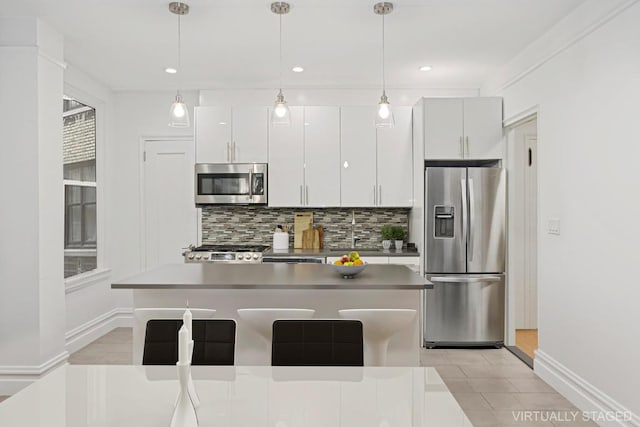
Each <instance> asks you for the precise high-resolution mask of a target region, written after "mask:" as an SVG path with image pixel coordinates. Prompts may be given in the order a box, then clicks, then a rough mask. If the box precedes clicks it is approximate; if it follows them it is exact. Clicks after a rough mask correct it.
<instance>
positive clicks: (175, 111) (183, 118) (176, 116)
mask: <svg viewBox="0 0 640 427" xmlns="http://www.w3.org/2000/svg"><path fill="white" fill-rule="evenodd" d="M169 126H171V127H174V128H188V127H189V126H190V123H189V108H187V104H185V103H184V101H183V100H182V95H180V92H178V93H177V94H176V99H175V100H174V101H173V104H171V108H169Z"/></svg>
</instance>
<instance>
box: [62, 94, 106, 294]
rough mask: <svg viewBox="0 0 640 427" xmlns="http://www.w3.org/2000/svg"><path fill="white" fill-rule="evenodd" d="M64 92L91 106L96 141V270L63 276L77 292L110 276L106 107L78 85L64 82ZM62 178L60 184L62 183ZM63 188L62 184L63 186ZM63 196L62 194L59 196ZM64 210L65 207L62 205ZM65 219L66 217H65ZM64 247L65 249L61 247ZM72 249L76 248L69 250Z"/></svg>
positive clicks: (66, 288) (69, 288)
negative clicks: (106, 189) (107, 218)
mask: <svg viewBox="0 0 640 427" xmlns="http://www.w3.org/2000/svg"><path fill="white" fill-rule="evenodd" d="M63 93H64V94H65V95H67V96H70V97H72V98H74V99H75V100H77V101H78V102H81V103H82V104H85V105H87V106H91V107H92V108H93V109H94V110H95V143H96V161H95V168H96V174H95V186H96V247H95V251H96V269H94V270H91V271H87V272H84V273H81V274H77V275H74V276H70V277H67V278H64V279H63V280H64V284H65V293H66V294H69V293H71V292H75V291H78V290H80V289H83V288H85V287H88V286H93V285H98V284H101V283H104V282H105V280H108V279H109V277H110V276H111V270H110V268H109V256H108V253H107V244H106V243H107V242H106V238H105V237H106V232H105V217H106V203H105V194H106V192H105V181H106V180H105V164H106V162H105V159H106V153H105V141H106V123H107V117H106V113H107V108H106V102H105V101H104V100H102V99H100V98H97V97H95V96H93V95H90V94H88V93H87V92H85V91H83V90H81V89H78V88H77V87H75V86H73V85H70V84H68V83H66V82H65V84H64V90H63ZM64 181H65V180H64V179H63V183H64ZM63 189H64V187H63ZM62 196H63V197H64V193H63V195H62ZM65 209H66V206H65ZM65 221H66V220H65ZM63 250H64V248H63ZM70 250H75V249H70Z"/></svg>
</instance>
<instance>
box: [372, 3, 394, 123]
mask: <svg viewBox="0 0 640 427" xmlns="http://www.w3.org/2000/svg"><path fill="white" fill-rule="evenodd" d="M373 11H374V12H375V14H376V15H382V96H381V97H380V102H379V103H378V111H377V112H376V120H375V123H376V127H379V128H391V127H393V126H394V125H395V121H394V119H393V111H391V107H390V106H389V99H388V98H387V93H386V92H385V89H386V87H385V80H384V16H385V15H388V14H390V13H391V12H393V3H388V2H382V3H377V4H376V5H375V6H373Z"/></svg>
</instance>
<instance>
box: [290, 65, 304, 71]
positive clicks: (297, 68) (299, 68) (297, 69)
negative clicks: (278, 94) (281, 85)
mask: <svg viewBox="0 0 640 427" xmlns="http://www.w3.org/2000/svg"><path fill="white" fill-rule="evenodd" d="M291 71H293V72H294V73H301V72H303V71H304V68H302V67H300V66H299V65H298V66H295V67H293V68H292V69H291Z"/></svg>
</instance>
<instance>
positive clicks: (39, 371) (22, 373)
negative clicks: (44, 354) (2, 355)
mask: <svg viewBox="0 0 640 427" xmlns="http://www.w3.org/2000/svg"><path fill="white" fill-rule="evenodd" d="M68 358H69V352H68V351H63V352H62V353H60V354H58V355H56V356H54V357H52V358H51V359H49V360H47V361H46V362H44V363H42V364H41V365H31V366H30V365H24V366H23V365H12V366H0V395H12V394H15V393H17V392H18V391H20V390H21V389H23V388H24V387H26V386H28V385H29V384H31V383H32V382H33V381H35V380H37V379H39V378H40V377H41V376H42V375H44V374H46V373H47V372H49V371H51V370H52V369H55V368H57V367H58V366H60V365H63V364H64V363H66V361H67V359H68Z"/></svg>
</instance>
